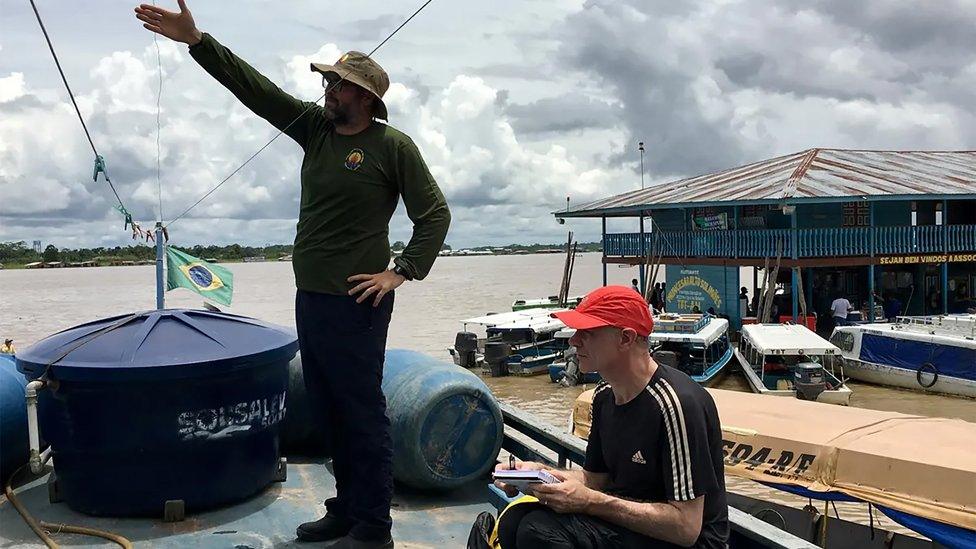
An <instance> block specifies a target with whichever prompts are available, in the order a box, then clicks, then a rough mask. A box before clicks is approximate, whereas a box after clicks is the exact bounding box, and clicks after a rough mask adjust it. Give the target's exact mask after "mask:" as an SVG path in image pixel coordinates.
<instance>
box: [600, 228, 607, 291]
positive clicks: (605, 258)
mask: <svg viewBox="0 0 976 549" xmlns="http://www.w3.org/2000/svg"><path fill="white" fill-rule="evenodd" d="M602 220H603V229H602V231H601V234H602V235H603V236H602V237H601V240H600V242H602V243H603V285H604V286H606V285H607V216H603V217H602Z"/></svg>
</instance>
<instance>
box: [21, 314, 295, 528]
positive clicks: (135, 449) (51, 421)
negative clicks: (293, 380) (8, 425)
mask: <svg viewBox="0 0 976 549" xmlns="http://www.w3.org/2000/svg"><path fill="white" fill-rule="evenodd" d="M297 348H298V343H297V340H296V337H295V334H294V332H293V331H291V330H288V329H286V328H282V327H279V326H275V325H272V324H267V323H264V322H260V321H257V320H253V319H250V318H246V317H241V316H236V315H230V314H226V313H215V312H209V311H190V310H179V309H172V310H163V311H150V312H144V313H133V314H131V315H124V316H119V317H114V318H108V319H103V320H97V321H94V322H90V323H88V324H84V325H81V326H77V327H75V328H70V329H68V330H65V331H63V332H59V333H57V334H54V335H52V336H49V337H47V338H46V339H44V340H42V341H40V342H38V343H37V344H35V345H33V346H31V347H30V348H28V349H27V350H25V351H23V352H21V353H19V354H18V356H17V367H18V369H19V370H20V371H21V372H23V373H24V374H25V375H26V376H27V377H28V378H29V379H35V378H38V377H41V376H44V375H46V377H47V379H48V380H49V381H51V382H52V383H50V384H49V388H48V389H45V390H43V391H41V392H40V395H39V410H38V413H39V420H40V427H41V434H42V436H44V438H45V439H46V440H47V442H48V443H50V445H51V447H52V451H53V456H54V468H55V473H56V474H57V478H58V481H59V483H60V488H61V493H62V496H63V498H64V501H65V502H66V503H67V504H68V505H69V506H70V507H71V508H73V509H75V510H77V511H80V512H83V513H88V514H92V515H112V516H137V515H155V516H159V515H160V514H161V513H162V512H163V508H164V504H165V502H166V501H168V500H182V501H183V502H184V505H185V508H186V510H187V511H191V512H192V511H194V510H200V509H206V508H210V507H215V506H219V505H223V504H227V503H231V502H234V501H238V500H240V499H243V498H246V497H248V496H251V495H253V494H255V493H257V492H259V491H261V490H262V489H263V488H264V487H265V486H267V484H268V483H269V482H271V481H272V480H273V478H274V476H275V473H276V471H277V469H278V461H279V446H278V429H279V424H280V422H281V420H282V419H283V417H284V413H285V395H286V390H287V386H288V361H289V360H291V358H292V357H293V356H294V355H295V352H296V350H297ZM49 365H50V366H49Z"/></svg>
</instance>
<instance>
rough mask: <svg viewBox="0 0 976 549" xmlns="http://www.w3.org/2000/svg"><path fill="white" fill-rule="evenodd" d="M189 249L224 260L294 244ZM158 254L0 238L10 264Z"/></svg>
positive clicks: (1, 255) (0, 258)
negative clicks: (37, 244) (39, 245)
mask: <svg viewBox="0 0 976 549" xmlns="http://www.w3.org/2000/svg"><path fill="white" fill-rule="evenodd" d="M178 247H179V248H180V249H181V250H184V251H185V252H186V253H188V254H190V255H193V256H196V257H199V258H204V259H206V258H216V259H218V260H221V261H240V260H242V259H244V258H245V257H264V258H266V259H271V260H274V259H278V258H279V257H281V256H283V255H288V254H290V253H291V251H292V245H291V244H275V245H271V246H241V245H240V244H231V245H229V246H200V245H197V246H188V247H184V246H178ZM155 258H156V248H155V247H153V246H146V245H140V244H136V245H133V246H115V247H101V246H99V247H96V248H58V247H57V246H55V245H53V244H48V245H47V247H46V248H44V251H43V252H41V253H37V252H35V251H34V248H32V247H30V246H28V245H27V243H25V242H24V241H23V240H21V241H18V242H0V263H3V264H9V265H18V264H19V265H23V264H26V263H33V262H35V261H44V262H52V261H62V262H65V263H77V262H82V261H95V262H96V263H111V262H114V261H146V260H153V259H155Z"/></svg>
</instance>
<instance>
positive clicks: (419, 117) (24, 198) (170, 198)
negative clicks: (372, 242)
mask: <svg viewBox="0 0 976 549" xmlns="http://www.w3.org/2000/svg"><path fill="white" fill-rule="evenodd" d="M160 46H161V57H162V73H163V96H162V113H161V119H160V121H161V128H160V153H161V158H160V162H161V180H160V182H159V185H161V187H162V189H163V214H164V218H166V219H168V218H172V217H173V216H175V215H177V214H178V213H180V212H182V211H183V209H185V207H187V206H189V205H190V204H192V203H193V202H194V201H195V200H196V199H197V198H199V197H200V196H201V195H202V194H203V193H204V192H205V191H206V190H207V189H209V188H211V187H213V186H214V185H215V184H216V183H217V182H219V181H220V180H221V179H222V178H223V177H224V176H226V175H227V174H229V173H230V172H231V170H232V169H234V168H235V167H237V165H238V164H239V163H240V162H242V161H243V160H244V159H246V158H247V157H248V156H249V155H250V154H251V153H252V152H253V151H255V150H257V149H258V148H259V147H260V146H262V145H263V144H264V143H265V142H267V140H269V139H270V138H271V137H273V136H274V135H275V133H276V130H274V129H273V128H271V127H270V126H269V125H268V124H267V123H265V122H264V121H262V120H260V119H258V118H257V117H256V116H255V115H253V114H252V113H250V112H249V111H247V110H246V109H245V108H244V107H243V106H241V105H240V104H239V102H238V101H237V100H236V99H235V98H233V96H231V95H230V94H229V93H228V92H226V91H225V90H224V89H223V88H222V87H220V86H219V84H217V83H216V82H214V81H213V80H212V79H210V78H209V77H206V75H205V74H204V73H203V71H202V70H200V69H199V68H198V67H196V66H195V64H194V63H193V62H192V60H191V59H189V57H188V56H187V55H186V54H185V53H183V51H182V48H178V47H177V46H176V45H174V44H171V43H164V42H161V43H160ZM341 53H342V49H340V48H339V47H338V46H337V45H336V44H333V43H329V44H324V45H322V46H321V47H320V48H318V49H317V50H316V51H314V52H311V53H308V54H299V55H293V56H291V57H290V58H287V59H285V58H282V59H280V63H279V65H278V69H277V70H272V71H268V72H267V76H269V77H270V78H272V79H273V80H275V81H277V82H279V83H280V84H281V86H282V88H283V89H285V90H287V91H288V92H289V93H292V94H294V95H296V96H297V97H302V98H305V99H316V98H318V97H320V96H321V94H322V87H321V77H319V76H318V75H317V74H314V73H312V72H310V70H309V63H310V62H312V61H325V62H332V61H334V60H335V59H337V58H338V57H339V56H340V55H341ZM155 55H156V54H155V50H153V49H152V47H151V46H150V47H147V48H145V49H144V50H142V51H139V52H133V51H117V52H112V53H110V54H109V55H106V56H104V57H102V58H101V59H99V60H98V61H97V62H96V63H95V64H94V65H93V67H92V68H91V70H90V72H89V75H88V76H89V81H88V82H86V86H83V87H87V88H90V90H91V91H90V92H89V93H82V94H78V100H79V104H80V106H81V109H82V113H83V115H84V116H85V118H86V120H87V121H88V124H89V127H90V128H91V129H92V133H93V136H94V139H95V142H96V145H97V146H98V147H99V152H100V153H101V154H103V155H104V156H105V157H106V159H107V160H108V163H109V172H110V174H111V175H112V178H113V181H114V182H115V183H116V184H117V188H118V189H119V193H120V195H121V196H122V199H123V201H124V202H125V204H126V206H127V207H128V208H129V210H130V211H132V212H133V214H134V215H135V216H136V217H137V219H139V220H140V221H144V222H145V221H149V220H151V219H153V218H154V217H155V215H156V213H157V207H158V206H157V204H158V196H157V181H156V163H155V162H156V115H155V109H156V90H157V85H158V77H159V73H158V69H157V67H156V57H155ZM49 91H50V90H43V89H33V88H32V87H31V82H30V81H29V80H27V81H25V80H24V78H23V76H22V75H19V74H16V75H11V76H9V77H6V78H4V79H3V80H0V93H3V94H4V95H3V96H2V97H6V98H8V100H7V101H4V102H2V103H0V117H2V120H0V143H11V144H13V145H12V146H9V147H4V148H2V149H0V155H2V156H0V158H2V159H3V160H5V161H4V162H3V164H2V167H0V175H2V176H3V179H4V186H5V187H8V186H9V187H11V188H13V189H14V191H13V192H12V193H10V194H9V195H8V198H9V199H8V200H4V201H2V202H0V213H2V214H3V215H4V217H5V218H6V220H5V221H6V222H5V223H4V224H3V225H2V226H0V238H5V239H6V238H23V239H32V238H33V237H34V236H33V235H34V234H36V233H37V231H39V230H42V229H43V231H48V234H49V235H51V237H53V236H54V235H58V238H61V239H65V238H66V237H65V236H64V234H66V233H69V234H70V232H71V230H70V229H64V227H70V226H76V227H80V226H89V227H90V226H91V225H92V224H93V223H94V224H95V226H101V227H103V228H102V231H109V230H112V231H114V230H116V229H115V226H116V225H117V224H118V223H117V222H118V214H117V213H115V212H114V211H113V210H112V205H113V201H114V200H113V199H112V198H111V194H110V191H109V190H108V188H107V187H106V185H105V183H104V182H102V181H98V182H94V181H92V180H91V179H90V178H89V177H87V174H89V173H90V170H91V158H92V153H91V151H90V149H89V148H88V144H87V140H86V139H85V138H84V136H83V134H82V133H81V131H80V127H79V125H78V122H77V120H76V119H74V116H73V111H72V110H71V108H70V107H69V106H67V105H66V104H65V103H64V101H62V100H61V99H60V98H59V97H57V94H56V93H48V92H49ZM500 94H502V92H501V91H500V90H498V89H496V88H494V87H493V86H492V85H491V84H490V83H489V82H487V81H485V80H484V79H482V78H480V77H477V76H469V75H464V74H459V75H456V76H454V77H453V79H452V80H451V81H450V82H449V83H448V84H447V85H446V86H445V87H443V88H436V89H433V88H423V87H413V86H411V85H410V84H408V83H405V82H399V81H394V82H393V83H392V85H391V87H390V90H389V92H388V94H387V95H386V98H385V100H386V103H387V104H388V106H389V110H390V113H391V118H392V119H393V120H394V125H395V126H396V127H398V128H399V129H401V130H403V131H405V132H406V133H407V134H408V135H411V136H412V137H413V139H414V140H415V142H416V143H417V145H418V147H419V148H420V149H421V151H422V153H423V154H424V156H425V159H426V161H427V163H428V165H429V167H430V169H431V172H432V173H433V175H434V176H435V178H436V180H437V181H438V183H439V185H440V186H441V187H442V189H443V191H444V193H445V195H446V196H447V197H448V200H449V202H450V203H451V205H452V209H453V211H454V214H455V215H454V218H455V220H456V222H455V225H454V227H453V229H452V233H451V235H449V239H448V241H449V242H450V241H452V239H453V240H454V241H455V242H458V241H461V242H465V241H466V242H470V243H475V242H485V241H494V242H497V241H513V240H521V239H522V238H524V237H525V232H524V231H526V230H529V229H531V228H532V227H533V226H536V227H538V225H539V221H540V218H541V219H542V220H544V221H546V222H548V224H551V225H552V227H553V230H552V231H548V230H544V231H541V233H540V232H539V231H537V234H542V235H549V234H550V233H553V234H558V233H560V232H562V230H561V229H556V227H557V226H556V224H555V222H554V221H553V220H552V219H551V216H550V212H551V211H552V210H553V209H556V208H557V207H559V206H561V205H562V204H563V203H564V200H565V196H566V195H567V194H572V195H573V196H574V200H576V199H578V200H580V201H585V200H592V199H595V198H598V197H599V196H601V195H602V194H604V193H606V192H609V191H611V190H613V189H614V181H615V180H616V179H617V178H616V177H615V172H614V170H610V169H605V168H602V167H599V166H597V165H595V163H594V162H593V161H592V160H591V159H587V158H582V157H579V156H576V155H574V154H573V153H572V152H571V151H570V150H568V149H567V148H566V147H565V146H562V145H560V144H557V143H553V142H549V143H538V142H531V141H530V140H523V139H521V137H520V135H519V133H518V132H517V131H516V130H515V128H514V127H513V120H515V119H516V118H517V117H513V116H511V115H510V114H509V113H508V109H509V108H510V107H511V106H510V105H507V104H506V103H505V102H504V101H502V100H500ZM25 97H30V98H31V99H32V101H33V103H32V104H31V105H29V106H27V107H24V106H17V107H16V108H13V107H12V105H13V104H14V103H17V102H18V101H21V102H22V100H23V98H25ZM300 155H301V151H300V149H299V148H298V147H297V146H296V145H295V144H294V143H293V142H291V141H290V140H289V139H288V138H287V137H285V136H282V137H281V138H280V139H278V140H277V141H276V142H275V143H274V144H273V145H272V146H271V147H269V148H268V149H267V150H266V151H265V152H264V153H262V154H261V155H260V156H259V157H258V158H256V159H255V160H254V161H253V162H251V163H250V164H248V165H247V166H246V167H245V168H244V169H242V170H241V171H240V172H239V173H238V174H237V175H236V176H235V177H234V178H233V179H231V180H230V181H228V182H227V183H226V184H225V185H224V186H223V187H221V188H220V189H219V190H218V191H217V192H216V193H214V194H213V195H212V196H211V197H210V198H208V199H207V200H205V201H204V202H203V203H202V204H201V205H200V206H199V207H198V208H196V209H194V210H193V211H192V212H191V213H190V214H188V215H187V217H185V218H184V219H182V220H180V221H179V224H178V225H175V226H174V227H175V228H174V230H173V232H172V234H173V237H174V238H176V239H178V240H179V241H182V242H186V241H190V242H197V241H200V240H193V239H194V238H197V239H203V241H231V242H232V241H244V242H256V243H265V242H269V241H271V242H285V241H288V240H290V238H291V236H292V234H293V231H294V223H295V218H296V216H297V201H298V178H299V173H298V171H299V167H300V164H301V157H300ZM38 189H43V193H38V192H37V190H38ZM500 217H505V218H507V219H509V220H510V222H509V223H505V224H499V225H495V226H493V227H492V229H491V230H485V222H486V220H489V219H498V218H500ZM143 224H144V225H147V223H143ZM96 232H97V231H96ZM393 233H394V236H395V237H397V238H400V239H407V238H409V223H408V222H407V221H406V220H405V219H404V218H403V217H402V216H401V217H400V218H398V219H397V220H396V221H395V222H394V229H393ZM124 236H125V235H124V234H120V235H119V238H124ZM68 240H70V241H71V242H75V241H77V240H78V239H77V238H70V239H68Z"/></svg>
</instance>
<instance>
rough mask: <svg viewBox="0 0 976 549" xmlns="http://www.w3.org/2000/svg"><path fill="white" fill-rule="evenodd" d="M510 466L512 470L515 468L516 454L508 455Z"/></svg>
mask: <svg viewBox="0 0 976 549" xmlns="http://www.w3.org/2000/svg"><path fill="white" fill-rule="evenodd" d="M508 468H509V469H512V470H514V469H515V456H514V455H512V454H509V455H508Z"/></svg>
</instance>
